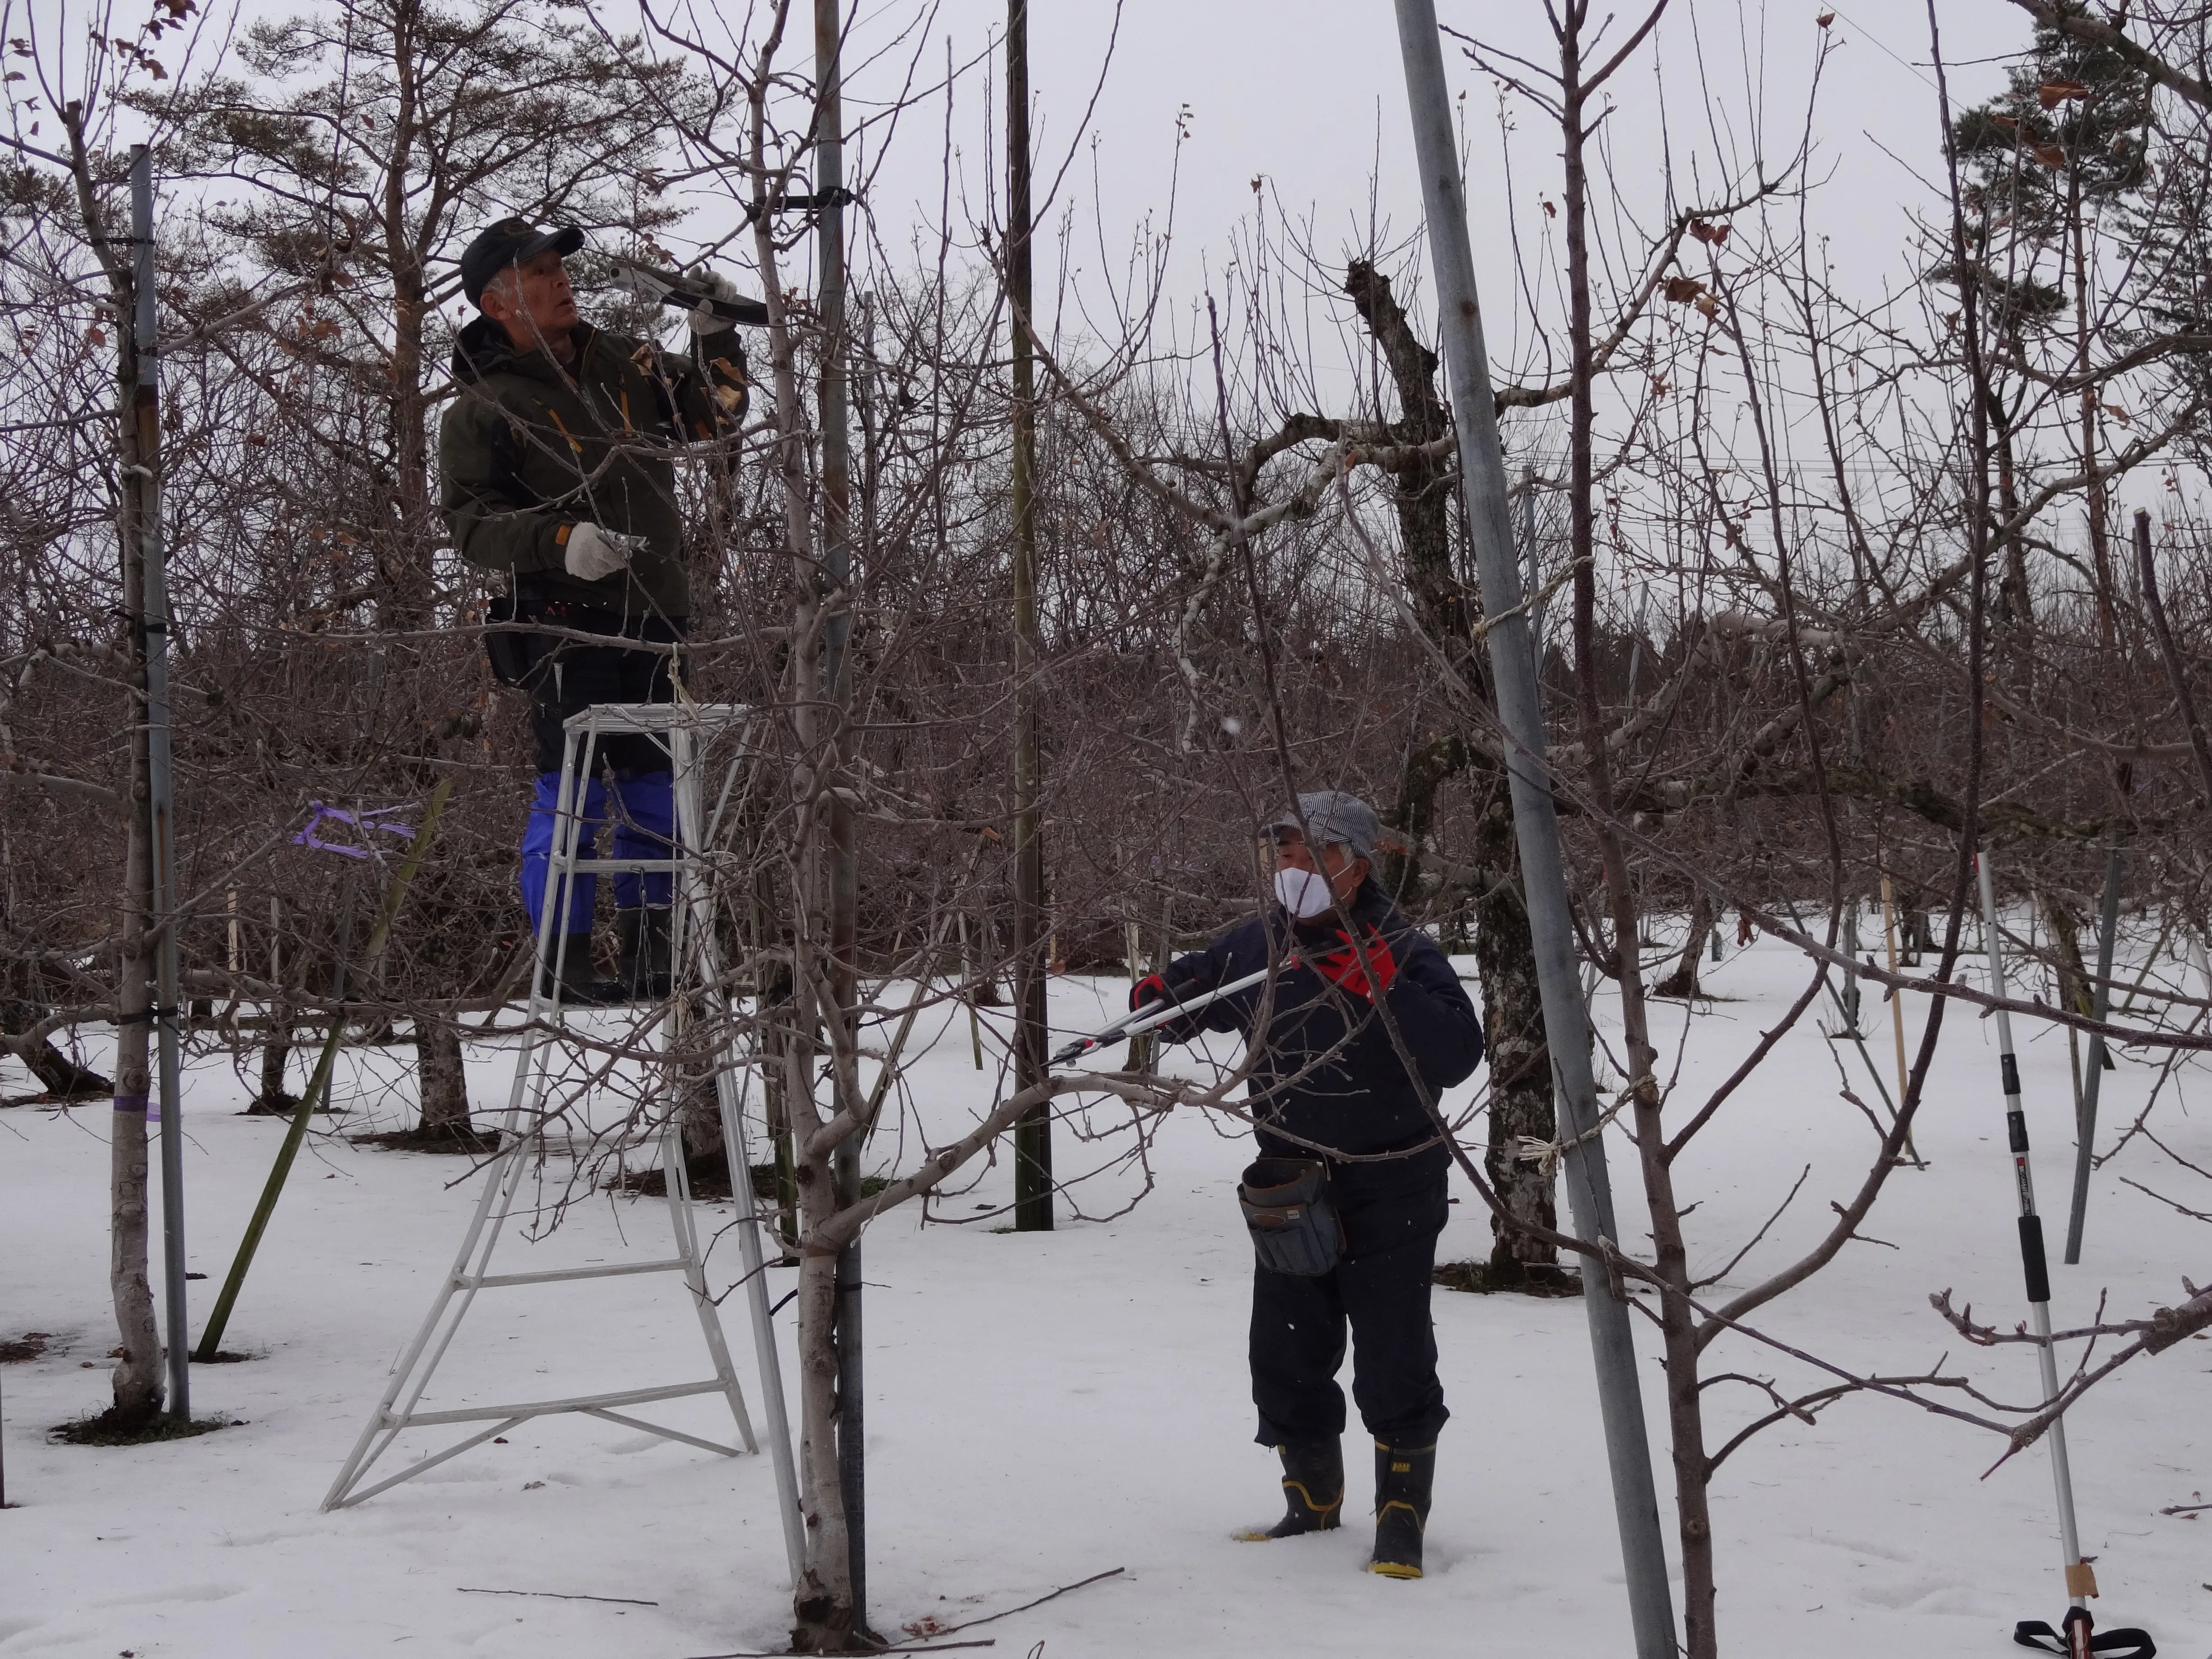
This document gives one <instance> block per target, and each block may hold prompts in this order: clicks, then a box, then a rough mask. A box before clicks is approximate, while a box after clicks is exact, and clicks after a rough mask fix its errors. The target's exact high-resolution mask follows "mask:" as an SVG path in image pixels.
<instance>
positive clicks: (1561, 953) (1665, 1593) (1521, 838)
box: [1396, 0, 1676, 1659]
mask: <svg viewBox="0 0 2212 1659" xmlns="http://www.w3.org/2000/svg"><path fill="white" fill-rule="evenodd" d="M1396 4H1397V9H1398V44H1399V47H1400V50H1401V52H1402V53H1403V54H1404V58H1405V64H1406V101H1407V106H1408V109H1409V110H1410V112H1411V113H1412V116H1413V149H1414V154H1415V157H1416V160H1417V161H1418V164H1419V167H1420V170H1421V204H1422V207H1423V209H1424V210H1425V213H1426V216H1427V219H1428V230H1429V258H1430V260H1431V263H1432V264H1433V266H1434V268H1435V271H1436V279H1437V317H1438V318H1439V319H1440V321H1441V327H1442V329H1443V358H1444V369H1445V373H1446V374H1447V375H1448V376H1449V381H1450V389H1451V400H1452V417H1453V421H1454V422H1455V425H1456V426H1457V428H1458V432H1459V475H1460V490H1461V493H1462V498H1463V500H1464V501H1465V504H1466V508H1467V520H1468V536H1469V539H1470V540H1471V541H1472V542H1473V544H1474V556H1475V562H1476V565H1477V567H1478V568H1479V569H1480V573H1481V579H1482V608H1483V612H1484V614H1485V615H1486V616H1487V617H1490V618H1492V623H1491V627H1490V631H1489V638H1488V643H1489V647H1490V664H1491V675H1492V683H1493V684H1494V685H1495V686H1496V689H1497V697H1498V718H1499V720H1501V722H1502V723H1503V724H1504V727H1505V732H1506V736H1507V741H1508V744H1509V747H1508V751H1507V761H1508V770H1509V775H1510V779H1511V783H1512V795H1513V829H1514V836H1515V839H1516V842H1517V843H1518V845H1519V848H1520V853H1521V878H1522V886H1523V890H1524V893H1525V896H1526V901H1527V904H1528V932H1529V936H1530V939H1531V942H1532V943H1533V944H1534V947H1535V957H1536V978H1537V983H1538V988H1539V991H1540V994H1541V1000H1542V1002H1543V1008H1544V1036H1545V1041H1546V1042H1547V1043H1548V1044H1549V1046H1550V1048H1551V1052H1552V1066H1553V1078H1554V1085H1555V1087H1556V1090H1557V1093H1558V1099H1559V1106H1560V1109H1561V1115H1562V1116H1563V1117H1565V1120H1566V1121H1565V1124H1563V1125H1562V1126H1561V1127H1563V1128H1564V1130H1565V1133H1566V1137H1567V1145H1568V1148H1569V1150H1568V1152H1567V1154H1566V1159H1565V1164H1566V1174H1567V1199H1568V1202H1569V1205H1570V1206H1571V1210H1572V1213H1573V1216H1574V1225H1575V1231H1576V1232H1577V1234H1578V1235H1579V1236H1580V1237H1583V1238H1584V1239H1586V1240H1589V1241H1590V1242H1591V1243H1596V1242H1598V1241H1599V1240H1601V1239H1607V1240H1618V1238H1619V1237H1620V1234H1619V1232H1618V1231H1617V1229H1616V1228H1615V1225H1614V1223H1613V1191H1612V1187H1611V1185H1610V1183H1609V1182H1608V1181H1607V1176H1606V1167H1605V1145H1604V1142H1603V1141H1602V1140H1601V1139H1600V1138H1599V1136H1598V1135H1597V1134H1596V1133H1594V1131H1595V1126H1596V1124H1597V1085H1596V1080H1595V1079H1594V1078H1593V1077H1592V1075H1591V1073H1590V1059H1589V1055H1590V1034H1589V1013H1588V1011H1587V1010H1586V1009H1585V1008H1584V1007H1583V998H1582V989H1581V987H1580V985H1579V983H1578V982H1577V977H1576V972H1575V946H1574V937H1573V933H1572V932H1571V922H1570V918H1569V912H1568V908H1567V882H1566V871H1565V864H1564V862H1563V860H1562V855H1561V853H1560V849H1559V817H1558V814H1557V812H1556V811H1555V810H1554V808H1553V804H1552V791H1551V781H1550V773H1549V769H1548V768H1547V764H1546V762H1545V758H1544V721H1543V712H1542V709H1541V707H1540V706H1539V704H1538V702H1537V700H1536V668H1535V659H1534V653H1533V652H1532V649H1531V647H1530V642H1529V629H1528V620H1527V617H1526V616H1525V615H1524V613H1523V612H1522V611H1520V610H1519V609H1518V608H1517V607H1519V606H1520V605H1521V604H1522V599H1523V598H1524V597H1525V593H1524V589H1523V586H1522V580H1521V571H1520V566H1519V561H1518V560H1517V559H1516V556H1515V550H1514V545H1513V521H1512V510H1511V505H1510V501H1509V500H1508V496H1507V490H1506V484H1505V458H1504V452H1503V450H1501V449H1500V447H1499V446H1498V410H1497V407H1496V405H1495V404H1494V403H1493V401H1492V393H1491V389H1490V362H1489V357H1488V356H1487V353H1486V350H1485V349H1484V346H1483V341H1482V309H1481V306H1480V301H1479V299H1478V297H1477V295H1476V292H1475V283H1474V252H1473V249H1472V247H1471V246H1470V244H1469V242H1468V227H1467V199H1466V197H1465V194H1464V192H1463V189H1462V184H1461V180H1460V172H1459V149H1458V143H1457V135H1456V134H1455V131H1453V127H1452V110H1451V94H1450V90H1449V88H1448V87H1447V86H1446V85H1445V83H1444V63H1443V48H1442V46H1441V45H1440V44H1439V42H1438V40H1437V11H1436V5H1435V0H1396ZM1609 1278H1610V1275H1608V1274H1606V1273H1599V1272H1594V1271H1589V1270H1588V1269H1585V1271H1584V1273H1583V1310H1584V1312H1585V1313H1586V1314H1587V1315H1588V1316H1589V1332H1590V1348H1591V1352H1592V1353H1593V1356H1594V1357H1595V1361H1596V1365H1597V1387H1598V1406H1599V1411H1600V1413H1601V1416H1602V1417H1603V1419H1604V1422H1605V1443H1606V1455H1607V1462H1609V1463H1610V1464H1611V1466H1612V1474H1613V1514H1614V1518H1615V1520H1616V1521H1617V1522H1618V1523H1619V1525H1620V1551H1621V1557H1622V1561H1623V1565H1625V1566H1626V1570H1627V1580H1628V1608H1629V1617H1630V1620H1631V1623H1632V1627H1633V1629H1634V1631H1635V1636H1636V1656H1637V1659H1673V1656H1674V1653H1675V1651H1676V1647H1675V1638H1674V1597H1673V1595H1672V1593H1671V1591H1670V1590H1669V1589H1668V1583H1667V1556H1666V1550H1665V1547H1664V1545H1663V1543H1662V1539H1661V1534H1660V1530H1659V1499H1658V1495H1657V1492H1656V1489H1655V1487H1654V1485H1653V1482H1652V1475H1651V1447H1650V1439H1649V1437H1648V1436H1647V1434H1646V1431H1645V1428H1644V1401H1643V1395H1642V1389H1641V1388H1640V1387H1639V1385H1638V1381H1637V1370H1636V1368H1637V1358H1636V1345H1635V1342H1634V1340H1633V1339H1632V1335H1631V1334H1630V1331H1629V1325H1628V1305H1627V1300H1626V1297H1624V1296H1621V1295H1620V1294H1617V1293H1615V1292H1613V1291H1612V1289H1611V1287H1610V1285H1609V1283H1608V1280H1609Z"/></svg>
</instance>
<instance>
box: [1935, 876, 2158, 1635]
mask: <svg viewBox="0 0 2212 1659" xmlns="http://www.w3.org/2000/svg"><path fill="white" fill-rule="evenodd" d="M1974 868H1975V874H1976V875H1977V876H1978V878H1980V881H1981V887H1982V926H1983V927H1984V928H1985V929H1987V930H1988V933H1989V957H1990V994H1991V995H1992V996H1996V997H2002V996H2003V995H2004V994H2005V972H2004V945H2003V943H2002V940H2001V939H2000V938H1999V935H1998V933H1997V902H1996V894H1995V892H1994V890H1992V888H1991V886H1990V861H1989V860H1988V858H1987V857H1986V856H1983V857H1978V858H1977V859H1976V860H1974ZM1996 1024H1997V1060H1998V1065H1999V1066H2000V1067H2001V1069H2002V1073H2003V1079H2004V1097H2005V1130H2006V1139H2007V1140H2008V1142H2009V1144H2010V1146H2011V1147H2012V1168H2013V1180H2014V1183H2015V1186H2016V1187H2017V1188H2018V1189H2019V1193H2020V1259H2021V1267H2022V1268H2023V1269H2025V1271H2026V1273H2027V1304H2028V1311H2029V1313H2030V1315H2031V1316H2033V1320H2034V1322H2035V1334H2036V1337H2037V1339H2038V1340H2037V1342H2036V1348H2035V1357H2036V1359H2037V1362H2038V1363H2039V1364H2040V1365H2041V1367H2042V1370H2043V1398H2044V1400H2045V1401H2046V1402H2048V1401H2053V1400H2056V1399H2057V1397H2058V1358H2057V1354H2056V1352H2054V1351H2053V1350H2052V1348H2051V1267H2050V1263H2049V1261H2048V1260H2047V1259H2046V1257H2045V1255H2044V1250H2043V1218H2042V1217H2041V1216H2039V1215H2038V1214H2037V1213H2036V1210H2035V1180H2034V1177H2033V1175H2031V1174H2030V1173H2029V1170H2028V1167H2027V1114H2026V1113H2025V1112H2023V1111H2022V1110H2021V1098H2020V1061H2019V1060H2017V1059H2016V1058H2015V1054H2014V1052H2013V1046H2012V1020H2011V1019H2010V1018H2009V1017H2008V1015H2007V1014H2006V1012H2005V1011H2004V1010H2003V1009H2002V1008H1999V1009H1997V1010H1996ZM2045 1438H2046V1440H2047V1442H2048V1443H2049V1445H2050V1447H2051V1482H2052V1484H2053V1485H2054V1486H2056V1487H2057V1492H2058V1541H2059V1544H2060V1547H2062V1548H2063V1551H2064V1552H2065V1556H2066V1596H2067V1600H2068V1601H2071V1602H2072V1603H2073V1605H2072V1606H2071V1607H2068V1608H2067V1609H2066V1617H2065V1619H2064V1620H2062V1621H2061V1623H2062V1626H2063V1628H2062V1629H2059V1630H2053V1629H2051V1626H2049V1625H2046V1624H2045V1623H2044V1621H2043V1620H2040V1619H2023V1620H2021V1621H2020V1622H2019V1623H2018V1624H2016V1625H2015V1626H2013V1632H2012V1639H2013V1640H2014V1641H2015V1642H2017V1643H2019V1644H2020V1645H2021V1646H2022V1647H2024V1648H2040V1649H2042V1650H2044V1651H2045V1652H2046V1653H2063V1654H2065V1655H2066V1656H2068V1659H2092V1656H2093V1655H2096V1654H2104V1655H2107V1656H2111V1659H2152V1656H2154V1654H2156V1653H2157V1652H2158V1648H2157V1645H2156V1644H2154V1643H2153V1642H2152V1641H2151V1639H2150V1638H2149V1637H2148V1635H2146V1634H2145V1633H2144V1632H2142V1631H2139V1630H2108V1631H2106V1632H2105V1633H2104V1634H2103V1635H2101V1636H2098V1635H2094V1634H2093V1633H2092V1632H2093V1621H2092V1620H2091V1618H2090V1615H2089V1609H2088V1607H2087V1606H2086V1605H2085V1604H2084V1603H2085V1601H2086V1598H2087V1597H2089V1596H2092V1595H2095V1594H2096V1593H2097V1572H2096V1569H2095V1568H2094V1567H2093V1566H2091V1565H2090V1564H2089V1563H2088V1562H2087V1561H2086V1560H2084V1559H2082V1557H2081V1534H2080V1532H2079V1531H2078V1530H2077V1529H2076V1528H2075V1524H2074V1475H2073V1471H2072V1469H2071V1468H2070V1467H2069V1465H2068V1462H2067V1460H2066V1419H2064V1418H2063V1417H2061V1418H2059V1419H2057V1420H2055V1421H2054V1422H2053V1423H2052V1424H2051V1428H2050V1431H2049V1433H2048V1434H2047V1436H2046V1437H2045Z"/></svg>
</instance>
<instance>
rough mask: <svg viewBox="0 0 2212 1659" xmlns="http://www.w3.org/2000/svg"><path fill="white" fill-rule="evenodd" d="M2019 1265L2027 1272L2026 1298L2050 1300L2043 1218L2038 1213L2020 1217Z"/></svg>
mask: <svg viewBox="0 0 2212 1659" xmlns="http://www.w3.org/2000/svg"><path fill="white" fill-rule="evenodd" d="M2020 1265H2021V1267H2023V1268H2025V1269H2026V1270H2027V1299H2028V1300H2029V1301H2030V1302H2048V1301H2050V1300H2051V1264H2050V1263H2049V1262H2048V1261H2045V1259H2044V1255H2043V1218H2042V1217H2041V1216H2039V1215H2024V1216H2022V1217H2021V1218H2020Z"/></svg>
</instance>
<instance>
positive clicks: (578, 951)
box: [555, 933, 622, 1008]
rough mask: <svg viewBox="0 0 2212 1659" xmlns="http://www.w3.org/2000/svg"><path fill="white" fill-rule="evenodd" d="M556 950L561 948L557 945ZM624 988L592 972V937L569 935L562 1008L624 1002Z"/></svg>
mask: <svg viewBox="0 0 2212 1659" xmlns="http://www.w3.org/2000/svg"><path fill="white" fill-rule="evenodd" d="M555 948H556V950H559V949H560V948H561V947H559V946H557V945H556V947H555ZM621 989H622V987H620V986H618V985H617V984H615V983H614V982H613V981H611V980H604V979H598V978H595V977H593V975H592V936H591V935H590V934H589V933H571V934H569V935H568V948H567V949H566V950H564V951H562V953H561V1006H562V1007H564V1008H605V1007H607V1006H611V1005H612V1004H614V1003H617V1002H619V1001H621V1000H622V996H621Z"/></svg>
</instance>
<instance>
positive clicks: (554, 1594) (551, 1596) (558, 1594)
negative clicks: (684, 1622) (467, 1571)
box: [453, 1584, 660, 1607]
mask: <svg viewBox="0 0 2212 1659" xmlns="http://www.w3.org/2000/svg"><path fill="white" fill-rule="evenodd" d="M453 1588H454V1589H456V1590H457V1591H458V1592H459V1594H461V1595H542V1596H544V1598H545V1599H546V1600H547V1601H619V1602H621V1603H622V1604H623V1606H624V1607H659V1605H660V1603H659V1602H658V1601H639V1600H637V1598H636V1597H635V1596H630V1595H568V1594H565V1593H564V1592H562V1591H561V1590H510V1589H471V1588H470V1587H469V1586H468V1585H466V1584H456V1585H455V1586H454V1587H453Z"/></svg>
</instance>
